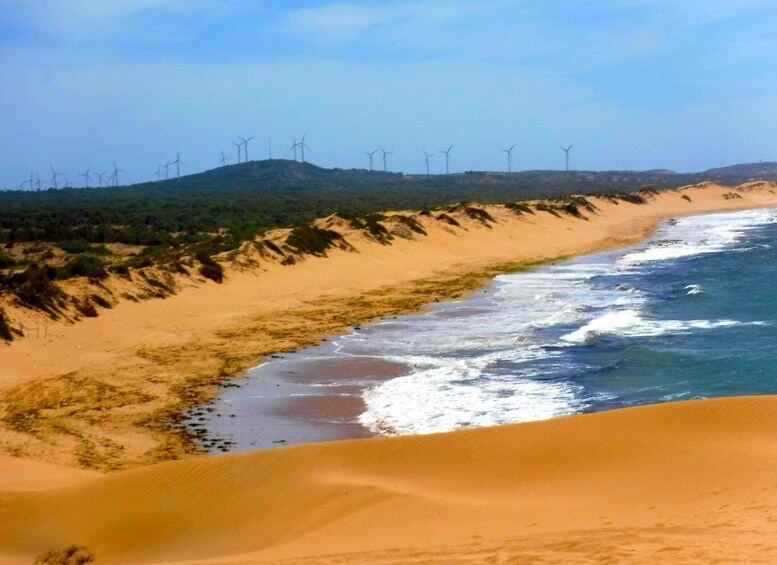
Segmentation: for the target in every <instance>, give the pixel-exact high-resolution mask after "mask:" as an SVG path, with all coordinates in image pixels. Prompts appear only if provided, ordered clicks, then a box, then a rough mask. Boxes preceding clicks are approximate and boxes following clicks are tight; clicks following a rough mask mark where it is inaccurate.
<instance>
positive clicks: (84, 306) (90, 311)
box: [74, 300, 97, 318]
mask: <svg viewBox="0 0 777 565" xmlns="http://www.w3.org/2000/svg"><path fill="white" fill-rule="evenodd" d="M74 302H75V306H76V310H78V311H79V312H81V314H83V315H84V316H86V317H87V318H96V317H97V310H96V309H95V307H94V306H93V305H92V303H91V302H89V301H88V300H84V301H83V302H80V301H78V300H74Z"/></svg>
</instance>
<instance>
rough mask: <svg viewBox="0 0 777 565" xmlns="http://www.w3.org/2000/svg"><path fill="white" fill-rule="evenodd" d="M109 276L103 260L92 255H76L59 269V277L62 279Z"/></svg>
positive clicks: (102, 277)
mask: <svg viewBox="0 0 777 565" xmlns="http://www.w3.org/2000/svg"><path fill="white" fill-rule="evenodd" d="M107 276H108V273H107V272H106V271H105V265H104V264H103V262H102V261H101V260H100V259H98V258H97V257H94V256H91V255H81V256H79V257H76V258H75V259H73V260H71V261H70V262H69V263H68V264H67V265H65V266H64V267H62V269H60V271H59V277H60V278H62V279H69V278H71V277H89V278H93V279H104V278H106V277H107Z"/></svg>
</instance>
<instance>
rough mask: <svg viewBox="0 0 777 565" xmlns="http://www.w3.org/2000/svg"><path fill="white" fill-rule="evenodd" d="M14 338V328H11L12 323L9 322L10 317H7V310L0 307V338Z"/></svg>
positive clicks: (6, 339) (11, 339) (9, 339)
mask: <svg viewBox="0 0 777 565" xmlns="http://www.w3.org/2000/svg"><path fill="white" fill-rule="evenodd" d="M13 338H14V332H13V329H11V325H10V324H9V323H8V318H6V317H5V311H4V310H3V309H2V308H0V339H2V340H5V341H13Z"/></svg>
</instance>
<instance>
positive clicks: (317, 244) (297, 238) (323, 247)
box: [286, 224, 343, 257]
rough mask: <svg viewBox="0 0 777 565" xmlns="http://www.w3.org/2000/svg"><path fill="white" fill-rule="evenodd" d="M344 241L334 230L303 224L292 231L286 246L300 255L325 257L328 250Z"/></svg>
mask: <svg viewBox="0 0 777 565" xmlns="http://www.w3.org/2000/svg"><path fill="white" fill-rule="evenodd" d="M342 241H343V236H341V235H340V234H339V233H337V232H336V231H334V230H325V229H321V228H317V227H315V226H312V225H310V224H301V225H299V226H297V227H295V228H294V229H293V230H291V233H289V236H288V237H287V238H286V244H287V245H288V246H290V247H292V248H294V249H295V250H296V251H297V252H299V253H309V254H310V255H316V256H319V257H321V256H324V255H326V251H327V249H329V248H330V247H332V246H333V245H335V244H336V243H338V242H342Z"/></svg>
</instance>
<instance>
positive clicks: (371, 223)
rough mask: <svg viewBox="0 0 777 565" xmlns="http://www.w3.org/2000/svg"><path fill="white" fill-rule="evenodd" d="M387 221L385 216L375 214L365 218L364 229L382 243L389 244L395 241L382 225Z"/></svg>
mask: <svg viewBox="0 0 777 565" xmlns="http://www.w3.org/2000/svg"><path fill="white" fill-rule="evenodd" d="M385 220H386V216H385V215H383V214H378V213H375V214H368V215H367V216H365V218H364V222H363V226H364V229H365V230H366V231H367V233H368V234H369V235H370V236H371V237H373V238H374V239H376V240H378V242H380V243H388V242H389V241H391V240H392V239H394V238H393V237H392V235H391V234H390V233H389V231H388V230H387V229H386V226H384V225H383V224H381V223H380V222H384V221H385Z"/></svg>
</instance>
